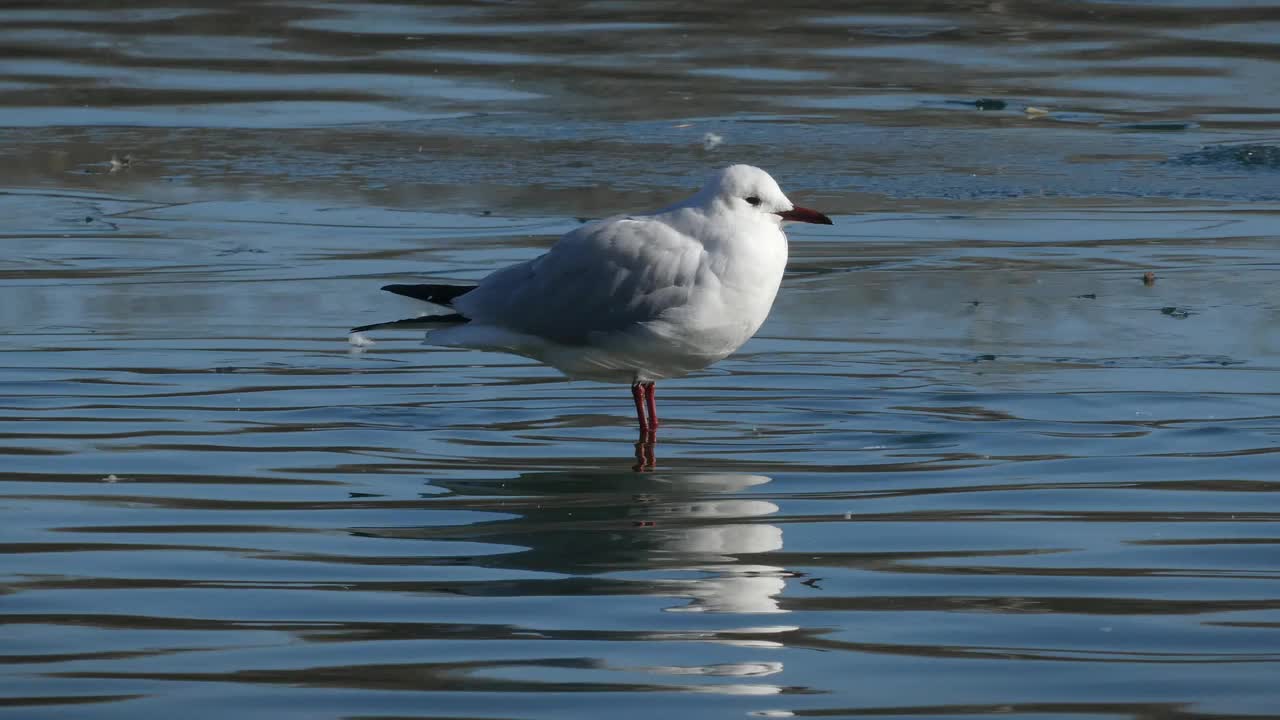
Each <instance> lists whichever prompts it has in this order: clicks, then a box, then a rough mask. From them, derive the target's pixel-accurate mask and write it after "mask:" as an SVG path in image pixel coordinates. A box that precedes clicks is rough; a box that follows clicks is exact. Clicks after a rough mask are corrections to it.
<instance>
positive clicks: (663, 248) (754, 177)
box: [351, 165, 831, 440]
mask: <svg viewBox="0 0 1280 720" xmlns="http://www.w3.org/2000/svg"><path fill="white" fill-rule="evenodd" d="M785 221H796V222H807V223H820V224H824V225H830V224H831V219H830V218H828V217H827V216H826V215H823V214H822V213H820V212H817V211H816V210H810V209H808V208H803V207H799V206H797V205H795V204H793V203H792V202H791V201H790V200H788V199H787V196H786V195H784V194H783V193H782V189H781V188H779V187H778V183H776V182H774V179H773V178H771V177H769V174H768V173H766V172H765V171H763V170H761V169H760V168H757V167H752V166H750V165H731V166H729V167H727V168H724V169H723V170H720V171H718V172H716V173H715V174H714V175H712V176H711V178H710V180H708V181H707V184H706V185H704V186H703V188H702V189H701V190H699V191H698V193H697V194H696V195H694V196H693V197H691V198H689V199H688V200H685V201H683V202H680V203H677V204H675V205H672V206H670V207H668V208H665V209H663V210H659V211H658V212H656V213H654V214H652V215H621V216H617V217H612V218H608V219H606V220H600V221H597V222H593V223H589V224H587V225H583V226H582V227H580V228H578V229H576V230H574V231H572V232H570V233H568V234H566V235H565V236H564V237H562V238H560V240H559V241H557V242H556V244H555V245H553V246H552V247H551V249H550V250H549V251H547V252H546V253H545V254H543V255H541V256H539V257H536V258H534V259H532V260H529V261H526V262H522V263H519V264H516V265H512V266H510V267H507V268H503V269H501V270H498V271H497V272H495V273H493V274H491V275H489V276H488V277H486V278H484V279H483V280H481V281H480V283H479V284H478V285H387V286H385V287H383V288H382V289H383V290H387V291H389V292H393V293H396V294H397V295H405V296H408V297H411V298H416V299H418V300H425V301H426V302H429V303H432V304H435V305H440V306H443V307H447V308H450V309H452V310H453V312H452V313H450V314H444V315H440V314H437V315H425V316H422V317H417V318H409V319H406V320H395V321H392V322H385V323H376V324H373V325H365V326H363V327H358V328H353V329H352V330H351V332H352V333H357V332H363V331H366V330H372V329H375V328H381V327H406V326H416V327H420V326H424V325H428V326H434V327H435V329H433V330H431V331H430V332H428V334H427V342H428V343H430V344H432V345H447V346H453V347H467V348H476V349H483V350H494V351H499V352H506V353H513V354H516V355H523V356H525V357H529V358H533V359H535V360H538V361H540V362H543V363H546V364H547V365H550V366H552V367H554V368H555V369H557V370H559V371H560V372H561V373H563V374H565V375H567V376H568V377H570V378H575V379H583V380H595V381H599V382H618V383H622V382H626V383H630V384H631V395H632V398H633V399H634V400H635V405H636V418H637V419H638V420H639V423H640V435H641V438H642V439H645V438H648V439H649V440H652V439H653V438H654V431H655V430H657V428H658V409H657V402H656V400H655V398H654V383H655V382H656V381H658V380H663V379H666V378H674V377H680V376H682V375H687V374H689V373H691V372H694V371H695V370H701V369H702V368H705V367H707V366H708V365H711V364H712V363H714V362H716V361H718V360H721V359H723V358H725V357H727V356H728V355H730V354H731V353H733V351H735V350H737V349H738V348H739V347H741V346H742V344H743V343H745V342H746V341H747V340H748V339H749V338H750V337H751V336H752V335H754V334H755V332H756V330H758V329H759V328H760V325H761V324H763V323H764V321H765V318H766V317H768V315H769V309H770V308H771V307H772V306H773V299H774V296H775V295H777V292H778V285H779V283H781V281H782V272H783V269H784V268H785V267H786V264H787V236H786V235H785V234H784V233H783V232H782V223H783V222H785Z"/></svg>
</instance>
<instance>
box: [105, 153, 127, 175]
mask: <svg viewBox="0 0 1280 720" xmlns="http://www.w3.org/2000/svg"><path fill="white" fill-rule="evenodd" d="M110 167H111V169H110V170H108V171H107V172H112V173H118V172H120V171H121V170H128V169H129V168H131V167H133V156H132V155H125V156H124V157H116V156H115V155H112V156H111V162H110Z"/></svg>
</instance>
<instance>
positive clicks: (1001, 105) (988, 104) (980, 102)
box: [973, 98, 1008, 110]
mask: <svg viewBox="0 0 1280 720" xmlns="http://www.w3.org/2000/svg"><path fill="white" fill-rule="evenodd" d="M973 106H974V107H976V108H978V109H979V110H1003V109H1005V108H1006V107H1008V103H1006V102H1005V101H1003V100H997V99H995V98H978V99H977V100H974V101H973Z"/></svg>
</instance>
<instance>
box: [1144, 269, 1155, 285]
mask: <svg viewBox="0 0 1280 720" xmlns="http://www.w3.org/2000/svg"><path fill="white" fill-rule="evenodd" d="M1142 284H1143V285H1146V286H1148V287H1149V286H1151V285H1155V284H1156V274H1155V273H1153V272H1151V271H1150V270H1148V271H1146V272H1144V273H1142Z"/></svg>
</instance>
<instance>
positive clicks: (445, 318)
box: [351, 313, 468, 333]
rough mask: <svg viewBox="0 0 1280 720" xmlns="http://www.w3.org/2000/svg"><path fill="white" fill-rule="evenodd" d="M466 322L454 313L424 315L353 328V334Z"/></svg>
mask: <svg viewBox="0 0 1280 720" xmlns="http://www.w3.org/2000/svg"><path fill="white" fill-rule="evenodd" d="M464 322H468V320H467V318H465V317H463V316H462V315H459V314H458V313H452V314H449V315H423V316H421V317H411V318H404V319H402V320H390V321H388V322H380V323H374V324H372V325H361V326H360V327H353V328H351V332H353V333H358V332H366V331H368V330H380V329H382V328H420V327H430V326H432V325H454V324H457V323H464Z"/></svg>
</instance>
